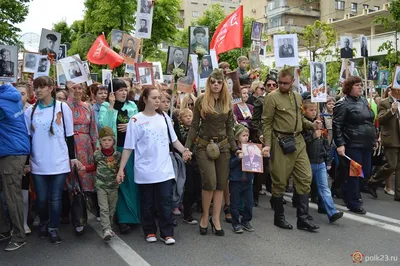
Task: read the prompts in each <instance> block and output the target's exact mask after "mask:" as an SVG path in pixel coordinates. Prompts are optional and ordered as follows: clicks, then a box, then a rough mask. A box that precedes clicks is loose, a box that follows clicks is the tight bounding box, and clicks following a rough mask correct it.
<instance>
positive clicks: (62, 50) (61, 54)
mask: <svg viewBox="0 0 400 266" xmlns="http://www.w3.org/2000/svg"><path fill="white" fill-rule="evenodd" d="M65 57H67V45H66V44H60V46H59V47H58V55H57V60H61V59H63V58H65Z"/></svg>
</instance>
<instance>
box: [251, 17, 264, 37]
mask: <svg viewBox="0 0 400 266" xmlns="http://www.w3.org/2000/svg"><path fill="white" fill-rule="evenodd" d="M262 27H263V24H262V23H261V22H256V21H253V23H252V24H251V40H252V41H261V35H262Z"/></svg>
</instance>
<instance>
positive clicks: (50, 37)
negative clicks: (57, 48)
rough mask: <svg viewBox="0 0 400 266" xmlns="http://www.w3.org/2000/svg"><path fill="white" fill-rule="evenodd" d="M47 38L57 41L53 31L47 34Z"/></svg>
mask: <svg viewBox="0 0 400 266" xmlns="http://www.w3.org/2000/svg"><path fill="white" fill-rule="evenodd" d="M46 38H47V39H50V40H52V41H53V42H55V41H57V36H56V35H54V34H53V33H49V34H47V35H46Z"/></svg>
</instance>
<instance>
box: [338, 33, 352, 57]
mask: <svg viewBox="0 0 400 266" xmlns="http://www.w3.org/2000/svg"><path fill="white" fill-rule="evenodd" d="M340 58H353V38H352V37H349V36H340Z"/></svg>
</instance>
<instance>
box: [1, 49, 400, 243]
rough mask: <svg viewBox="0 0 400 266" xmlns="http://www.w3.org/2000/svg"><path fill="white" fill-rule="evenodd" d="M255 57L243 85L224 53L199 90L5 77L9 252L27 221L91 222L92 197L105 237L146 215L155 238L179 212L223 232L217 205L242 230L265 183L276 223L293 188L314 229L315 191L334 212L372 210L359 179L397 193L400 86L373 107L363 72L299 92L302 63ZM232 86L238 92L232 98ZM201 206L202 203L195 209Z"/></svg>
mask: <svg viewBox="0 0 400 266" xmlns="http://www.w3.org/2000/svg"><path fill="white" fill-rule="evenodd" d="M248 63H249V62H248V59H247V58H246V57H244V56H241V57H239V58H238V68H237V70H238V73H239V80H240V85H241V86H240V93H237V92H236V93H237V95H231V93H230V92H229V90H228V85H227V82H226V77H225V73H226V72H227V71H229V68H230V66H229V64H227V63H226V62H223V63H221V64H220V67H221V68H220V69H215V70H214V71H213V72H212V73H211V75H210V77H209V78H208V79H207V83H206V88H205V92H204V93H202V94H198V95H199V96H198V97H196V96H195V95H196V92H195V91H194V92H193V93H186V94H183V93H182V94H181V93H180V94H181V95H175V94H174V93H173V88H172V87H170V85H169V84H165V83H161V84H159V83H156V85H155V86H152V85H146V86H141V85H139V84H132V80H131V79H129V78H115V79H113V80H112V81H111V82H112V84H109V85H108V86H102V85H101V84H97V83H95V84H92V85H90V86H87V85H86V84H73V83H71V82H68V83H67V85H66V89H60V88H58V87H57V86H56V84H55V83H54V81H53V79H51V78H50V77H47V76H44V77H38V78H36V79H35V80H34V81H33V83H23V82H20V83H17V84H3V85H2V86H1V87H0V147H1V148H0V190H1V193H0V196H1V199H0V200H1V204H0V241H9V244H8V246H7V247H6V251H13V250H17V249H19V248H20V247H22V246H24V245H25V244H26V243H27V237H26V236H27V235H29V234H31V229H30V226H38V227H39V237H41V238H48V239H49V240H50V242H51V243H54V244H60V243H61V241H62V240H61V237H60V234H59V228H60V226H61V224H70V223H71V224H72V226H73V227H74V230H75V234H76V235H77V236H82V235H84V232H85V226H86V219H82V218H84V216H85V213H86V208H89V209H90V211H91V212H93V214H94V215H95V216H96V220H97V221H98V222H100V223H101V226H102V229H103V238H104V240H105V241H110V240H111V239H112V237H113V236H115V233H114V231H113V227H112V224H113V223H114V222H115V223H117V224H118V227H119V231H120V233H121V234H129V233H130V232H131V231H132V230H134V229H135V228H136V227H135V225H137V224H140V225H141V226H142V229H143V233H144V238H145V240H146V241H147V242H156V241H157V237H156V235H157V231H158V228H159V231H160V233H159V239H160V240H161V241H163V242H165V244H167V245H170V244H174V243H175V239H174V228H175V226H176V224H177V223H176V219H177V217H178V216H180V215H182V220H183V222H185V223H187V224H189V225H198V230H199V232H200V234H201V235H206V234H208V229H209V226H210V227H211V231H212V233H213V234H215V235H216V236H223V235H224V234H225V232H224V230H223V225H222V223H221V219H220V217H221V211H223V212H224V218H225V221H226V222H227V223H231V225H232V228H233V231H234V232H235V233H238V234H239V233H243V232H244V231H248V232H252V231H254V230H255V229H254V228H253V227H252V225H251V220H252V218H253V215H252V214H253V207H257V206H258V203H259V195H263V194H264V195H265V194H266V191H268V192H270V193H271V198H270V203H271V208H272V209H273V210H274V213H275V214H274V224H275V225H276V226H277V227H280V228H283V229H292V228H293V226H292V225H291V224H290V223H289V222H288V221H287V220H286V218H285V214H284V205H285V204H286V201H285V199H284V198H283V195H284V193H285V192H286V191H288V190H291V189H292V190H293V199H292V205H293V207H295V208H297V228H298V229H300V230H307V231H315V230H318V229H319V226H318V225H316V224H314V223H313V217H312V216H311V215H310V214H309V211H308V209H309V199H310V198H311V200H312V201H314V202H316V203H317V204H318V213H322V214H326V215H327V218H328V220H329V222H331V223H334V222H336V221H337V220H338V219H340V218H341V217H342V216H343V212H340V211H338V210H337V209H336V207H335V204H334V202H333V197H334V196H335V197H338V198H343V200H344V203H345V204H346V206H347V208H348V209H349V210H350V211H351V212H354V213H357V214H365V213H366V210H365V209H364V207H363V201H362V197H361V194H360V192H361V191H363V192H364V191H365V192H368V193H371V195H372V196H374V197H377V192H376V191H377V188H378V187H379V186H380V185H382V182H384V181H386V183H385V184H386V186H385V193H387V194H389V195H393V196H394V199H395V200H396V201H400V171H399V170H398V161H399V158H400V156H399V153H398V151H399V148H400V144H399V143H398V142H399V110H398V102H397V99H400V94H399V92H398V91H397V90H392V91H390V89H389V90H386V95H385V98H384V99H380V97H379V96H376V97H375V98H374V99H373V100H374V101H375V106H376V105H378V108H377V111H376V112H374V108H372V106H373V102H371V99H366V98H365V97H364V96H363V88H362V84H363V83H362V80H361V78H359V77H355V76H350V77H348V78H347V79H346V80H345V81H344V83H343V88H342V89H341V91H339V92H338V93H337V96H336V97H328V99H327V102H326V103H325V104H323V106H319V105H318V104H316V103H313V102H312V101H311V97H310V93H309V92H308V93H303V94H302V95H300V94H299V93H297V92H296V91H295V88H294V82H295V80H294V73H293V69H290V68H284V69H282V70H281V71H280V72H279V73H278V78H277V79H276V78H275V76H272V75H268V76H266V77H263V79H264V80H260V79H259V78H258V77H254V75H252V70H248ZM233 93H235V92H233ZM136 95H140V97H139V100H138V101H136V100H135V99H138V97H136ZM173 97H175V98H173ZM233 98H240V99H241V101H235V104H232V99H233ZM171 102H173V103H174V106H172V107H171ZM249 143H256V144H259V145H260V147H261V148H260V152H259V154H255V149H254V146H253V148H251V149H249V148H244V147H245V145H248V144H249ZM381 146H383V148H384V152H382V150H383V149H382V148H381ZM247 147H248V146H247ZM383 153H384V155H385V156H383ZM256 155H257V156H262V158H261V157H260V158H261V159H259V161H258V162H256V163H258V166H259V167H256V168H257V169H258V168H260V169H263V171H245V170H244V168H243V164H242V161H243V160H245V156H248V160H250V162H254V160H255V156H256ZM385 157H386V158H385ZM352 161H355V162H357V163H359V164H360V165H361V166H362V173H361V174H358V175H353V174H351V173H352V171H351V169H350V168H351V167H352V163H351V162H352ZM261 166H262V167H261ZM394 172H395V173H396V175H395V177H396V182H395V183H396V188H395V190H394V191H393V189H392V183H393V181H392V179H391V177H392V175H393V173H394ZM329 177H331V178H332V179H333V180H334V181H333V184H332V187H331V188H329V183H328V178H329ZM362 177H364V178H362ZM291 178H292V179H293V188H289V185H288V184H289V179H291ZM264 185H265V189H264ZM82 201H83V202H90V204H89V205H85V204H82ZM82 205H83V208H82ZM193 211H197V212H200V213H201V219H200V220H199V221H198V220H196V219H195V218H194V216H193ZM174 216H175V218H174ZM114 228H115V227H114Z"/></svg>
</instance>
